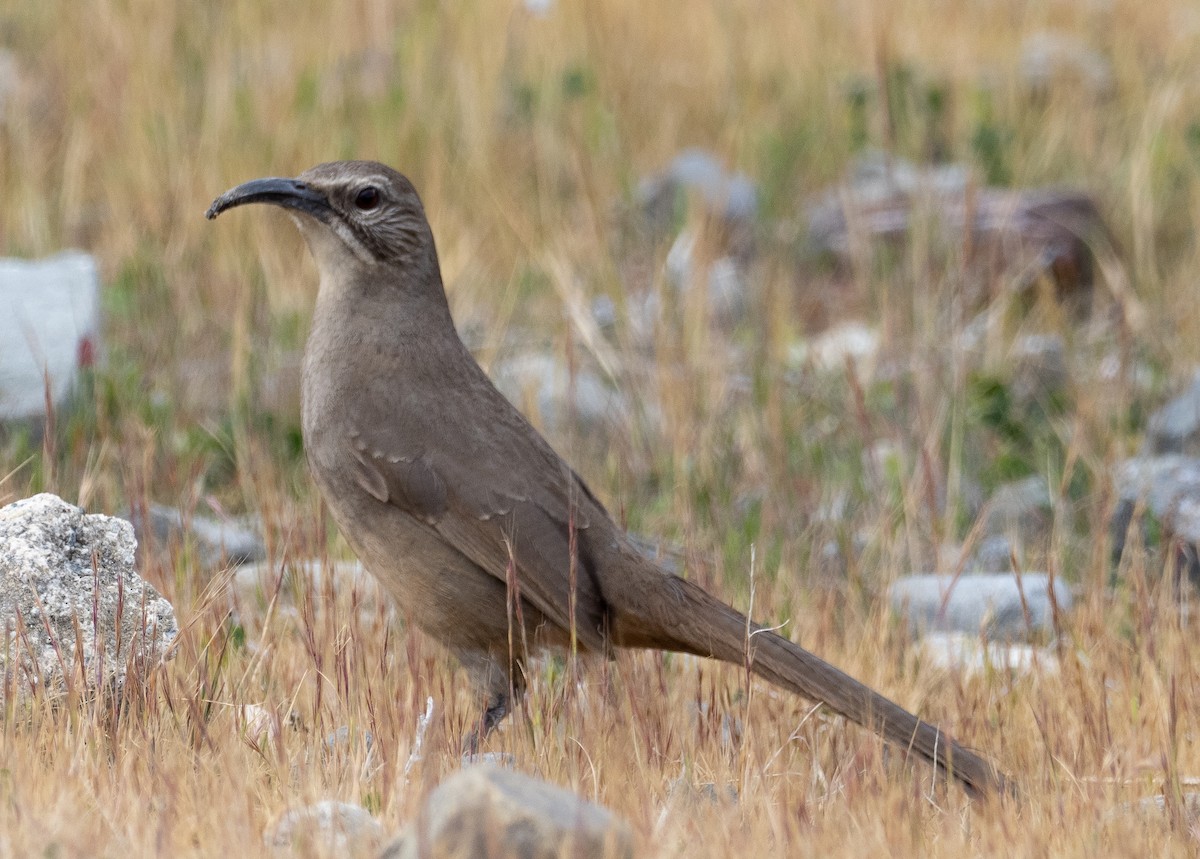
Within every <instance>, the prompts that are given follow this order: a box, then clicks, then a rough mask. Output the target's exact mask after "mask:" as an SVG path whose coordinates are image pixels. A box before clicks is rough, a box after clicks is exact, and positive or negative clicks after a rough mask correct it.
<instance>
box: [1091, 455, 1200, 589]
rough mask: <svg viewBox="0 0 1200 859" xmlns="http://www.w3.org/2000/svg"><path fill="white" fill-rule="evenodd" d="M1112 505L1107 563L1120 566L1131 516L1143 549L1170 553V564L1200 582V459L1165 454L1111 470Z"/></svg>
mask: <svg viewBox="0 0 1200 859" xmlns="http://www.w3.org/2000/svg"><path fill="white" fill-rule="evenodd" d="M1114 482H1115V484H1116V489H1117V505H1116V507H1115V508H1114V509H1113V515H1112V520H1111V522H1110V523H1109V533H1110V535H1111V537H1112V545H1113V563H1114V564H1117V563H1120V560H1121V556H1122V555H1123V554H1124V552H1125V543H1126V537H1127V535H1128V533H1129V530H1130V526H1131V525H1133V524H1134V515H1135V514H1136V513H1139V512H1140V513H1142V514H1143V515H1142V517H1141V519H1140V520H1139V521H1138V522H1137V525H1138V527H1139V529H1140V530H1141V532H1142V537H1143V540H1144V541H1145V542H1146V543H1147V544H1151V543H1153V542H1155V540H1156V538H1157V540H1158V542H1160V543H1162V544H1165V545H1168V546H1170V547H1172V548H1173V549H1174V552H1175V559H1174V563H1175V564H1176V566H1177V569H1179V570H1181V571H1183V572H1185V573H1186V574H1187V575H1188V576H1189V577H1190V578H1191V579H1192V581H1196V582H1200V458H1196V457H1193V456H1180V455H1178V454H1166V455H1163V456H1146V457H1137V458H1134V459H1127V460H1125V461H1124V462H1122V463H1121V464H1120V465H1119V466H1118V467H1117V469H1116V472H1115V475H1114Z"/></svg>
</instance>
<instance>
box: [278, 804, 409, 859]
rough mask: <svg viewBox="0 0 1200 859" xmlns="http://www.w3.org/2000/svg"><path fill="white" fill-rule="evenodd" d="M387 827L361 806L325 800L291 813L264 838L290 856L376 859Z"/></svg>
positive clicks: (281, 852)
mask: <svg viewBox="0 0 1200 859" xmlns="http://www.w3.org/2000/svg"><path fill="white" fill-rule="evenodd" d="M385 837H386V833H385V832H384V829H383V825H382V824H381V823H380V822H379V821H378V820H376V819H375V818H374V817H372V816H371V813H370V812H369V811H367V810H366V809H365V808H363V807H362V806H360V805H354V804H352V803H349V802H337V801H335V800H331V799H325V800H322V801H320V802H315V803H313V804H312V805H305V806H302V807H300V808H293V809H290V810H289V811H287V812H286V813H285V814H284V815H283V816H282V817H280V818H279V820H278V821H277V822H276V823H275V824H274V825H273V826H272V827H271V828H270V829H268V830H267V832H266V833H265V834H264V835H263V840H264V841H266V843H267V846H268V847H271V848H272V849H273V850H274V851H275V852H276V853H277V854H281V855H289V856H339V857H341V856H362V857H367V856H375V855H376V854H377V853H378V851H379V848H380V846H381V845H382V844H383V840H384V838H385Z"/></svg>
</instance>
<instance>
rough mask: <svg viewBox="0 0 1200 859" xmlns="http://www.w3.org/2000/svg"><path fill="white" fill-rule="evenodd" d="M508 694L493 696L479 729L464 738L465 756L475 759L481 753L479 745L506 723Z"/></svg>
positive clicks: (481, 719)
mask: <svg viewBox="0 0 1200 859" xmlns="http://www.w3.org/2000/svg"><path fill="white" fill-rule="evenodd" d="M508 703H509V697H508V693H507V692H505V693H500V694H493V695H492V696H491V697H490V698H489V699H488V702H487V706H486V707H484V710H483V715H482V716H481V717H480V719H479V727H477V728H475V730H473V731H471V733H469V734H467V736H466V737H464V738H463V755H465V756H467V757H474V756H475V755H477V754H478V753H479V745H480V743H482V742H483V741H484V740H485V739H487V735H488V734H490V733H491V732H492V729H493V728H495V727H496V726H497V725H499V724H500V723H501V722H503V721H504V717H505V716H507V715H508Z"/></svg>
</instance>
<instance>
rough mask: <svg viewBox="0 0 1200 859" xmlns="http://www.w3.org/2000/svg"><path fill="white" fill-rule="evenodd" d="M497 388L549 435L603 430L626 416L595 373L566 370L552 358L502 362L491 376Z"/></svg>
mask: <svg viewBox="0 0 1200 859" xmlns="http://www.w3.org/2000/svg"><path fill="white" fill-rule="evenodd" d="M492 379H493V381H494V382H495V383H496V387H497V388H499V389H500V392H501V393H502V394H504V396H505V397H507V398H508V400H509V402H511V403H513V405H515V406H516V407H517V408H518V409H520V410H521V411H522V412H524V413H525V414H526V415H527V416H529V417H530V418H531V419H533V420H535V421H540V423H541V426H542V427H543V428H544V429H545V430H546V431H548V432H551V433H556V432H561V431H563V430H565V429H567V428H569V427H572V426H576V427H591V428H602V427H605V426H608V425H610V422H611V421H612V420H613V418H614V415H620V414H623V413H624V412H625V407H624V402H623V400H622V399H621V397H620V395H619V394H618V393H617V392H616V391H614V390H613V389H612V388H610V387H609V386H608V385H606V384H605V383H604V380H603V379H601V378H600V377H599V376H598V375H597V374H596V373H594V372H592V371H591V370H588V369H586V368H582V367H580V368H576V369H575V371H574V373H573V374H572V373H571V372H570V371H569V370H568V368H567V366H566V365H565V364H564V363H563V362H562V361H560V360H558V359H557V358H555V357H554V356H552V355H549V354H545V353H540V352H530V353H527V354H524V355H518V356H516V357H514V358H510V359H508V360H506V361H504V362H502V363H501V364H500V365H499V366H497V367H496V370H495V372H494V373H493V375H492Z"/></svg>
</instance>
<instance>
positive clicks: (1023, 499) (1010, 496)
mask: <svg viewBox="0 0 1200 859" xmlns="http://www.w3.org/2000/svg"><path fill="white" fill-rule="evenodd" d="M983 515H984V517H985V519H984V522H983V534H984V535H985V536H989V537H990V536H993V535H1004V536H1009V535H1015V536H1017V537H1018V538H1020V540H1021V541H1022V542H1030V541H1034V540H1037V539H1040V538H1041V537H1043V536H1045V534H1046V533H1048V532H1049V530H1050V525H1051V522H1052V521H1053V515H1054V502H1053V499H1051V497H1050V488H1049V487H1048V486H1047V485H1046V479H1045V478H1044V477H1040V476H1038V475H1036V474H1035V475H1031V476H1029V477H1026V478H1023V479H1021V480H1015V481H1013V482H1012V483H1005V484H1003V485H1001V486H998V487H997V488H996V491H995V492H993V493H992V496H991V498H989V499H988V501H987V503H986V504H985V505H984V509H983Z"/></svg>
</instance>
